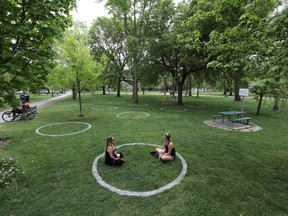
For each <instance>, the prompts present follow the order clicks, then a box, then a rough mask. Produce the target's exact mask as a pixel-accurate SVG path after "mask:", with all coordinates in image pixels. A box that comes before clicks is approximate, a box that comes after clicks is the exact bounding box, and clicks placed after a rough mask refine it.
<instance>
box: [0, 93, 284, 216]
mask: <svg viewBox="0 0 288 216" xmlns="http://www.w3.org/2000/svg"><path fill="white" fill-rule="evenodd" d="M139 100H140V103H139V104H133V103H132V96H131V95H130V94H127V95H126V94H125V93H124V94H123V95H122V96H121V97H120V98H118V97H116V95H115V94H110V95H100V94H84V95H83V104H82V105H83V113H84V117H78V115H79V105H78V103H77V101H75V100H73V99H71V98H70V97H69V98H67V99H65V100H62V101H59V102H57V103H53V104H51V105H49V106H45V107H43V108H40V109H39V114H38V115H37V116H36V118H35V119H34V120H32V121H18V122H12V123H5V124H0V130H1V136H5V137H8V138H9V143H8V144H6V145H5V146H4V147H3V148H2V149H1V150H0V156H1V157H2V156H3V157H4V156H13V157H16V158H17V159H18V160H19V165H20V166H21V167H22V168H23V170H24V171H25V178H24V180H23V181H21V182H18V183H15V184H14V185H12V186H11V187H9V188H6V189H1V190H0V203H1V204H0V206H1V208H0V215H240V214H242V215H286V214H287V212H288V208H287V204H286V200H287V199H288V192H287V181H288V173H287V170H286V169H287V164H288V161H287V160H288V159H287V158H288V147H287V144H286V143H287V135H286V134H287V128H288V124H287V122H288V121H287V114H288V112H287V107H284V109H283V110H281V111H280V112H277V113H274V112H272V107H273V100H268V99H267V100H265V102H264V104H263V107H262V110H261V115H260V116H256V114H255V113H256V107H257V102H256V101H255V100H254V99H253V98H247V99H246V100H245V111H246V115H247V116H250V117H251V118H252V123H255V124H257V125H259V126H261V127H262V130H261V131H258V132H236V131H234V132H233V131H225V130H222V129H219V128H214V127H210V126H207V125H205V124H203V121H205V120H212V115H214V114H216V113H217V112H219V111H226V110H239V109H240V108H241V102H235V101H233V97H224V96H220V95H219V96H218V95H217V97H215V96H214V95H213V96H211V97H210V96H209V95H205V96H203V97H200V98H196V97H194V96H193V97H184V101H185V105H184V106H180V107H179V106H177V105H175V101H174V100H171V99H170V98H169V99H167V96H164V95H163V94H159V93H158V94H152V93H148V92H147V94H145V95H139ZM115 107H117V108H115ZM163 109H164V110H165V111H163ZM184 109H185V111H182V110H184ZM180 110H181V112H180ZM129 112H130V115H127V116H126V114H127V113H129ZM120 113H123V115H124V116H125V117H124V118H119V117H117V115H118V114H120ZM141 113H148V114H149V116H145V117H142V118H135V116H133V115H136V114H141ZM132 114H133V115H132ZM131 116H132V117H134V118H131ZM64 122H83V123H88V124H90V125H91V128H90V129H89V130H85V131H83V132H80V133H76V134H73V133H75V132H77V131H82V130H84V129H85V128H87V125H85V124H69V123H67V124H58V123H64ZM51 124H53V125H51ZM47 125H48V126H47ZM43 126H46V127H43ZM40 127H42V128H41V129H40V132H41V133H44V134H55V135H61V134H69V133H72V134H71V135H65V136H54V137H53V136H43V135H40V134H37V133H36V130H37V129H38V128H40ZM167 131H169V132H170V133H171V135H172V140H173V142H174V143H175V147H176V151H177V152H178V153H179V154H180V155H181V156H182V157H183V158H184V159H185V161H186V163H187V165H188V169H187V173H186V175H185V177H184V179H183V180H182V181H181V182H180V183H179V184H178V185H177V186H175V187H173V188H171V189H170V190H167V191H164V192H163V193H159V194H156V195H153V196H150V197H129V196H121V195H118V194H116V193H114V192H111V191H109V190H108V189H107V188H104V187H102V186H101V185H100V184H98V183H97V181H96V179H95V178H94V176H93V174H92V165H93V162H94V160H95V158H96V157H98V156H99V155H101V154H102V153H103V152H104V149H105V138H106V137H107V136H115V137H116V145H117V146H120V145H123V144H131V143H144V144H155V145H162V144H163V140H162V135H163V133H164V132H167ZM154 148H155V146H149V145H133V146H132V145H131V146H129V145H127V146H125V145H124V146H123V147H121V148H119V149H118V151H121V152H123V154H124V156H125V159H126V162H125V163H124V165H123V166H122V167H109V166H106V165H105V164H104V159H103V158H100V159H99V161H98V164H97V168H98V172H99V175H100V176H101V177H102V179H103V180H104V181H105V182H106V183H107V184H109V185H111V186H113V187H116V188H118V189H121V190H128V191H139V192H141V191H150V190H155V189H157V188H160V187H163V186H165V185H166V184H168V183H170V182H171V181H173V180H175V178H177V176H178V175H179V174H180V172H181V170H182V163H181V161H180V159H179V158H177V159H176V160H175V161H174V162H171V163H162V162H160V161H159V160H157V159H156V158H154V157H153V156H151V155H149V152H150V151H152V150H154Z"/></svg>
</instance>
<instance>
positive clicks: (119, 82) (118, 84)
mask: <svg viewBox="0 0 288 216" xmlns="http://www.w3.org/2000/svg"><path fill="white" fill-rule="evenodd" d="M120 90H121V79H120V78H118V79H117V96H116V97H120Z"/></svg>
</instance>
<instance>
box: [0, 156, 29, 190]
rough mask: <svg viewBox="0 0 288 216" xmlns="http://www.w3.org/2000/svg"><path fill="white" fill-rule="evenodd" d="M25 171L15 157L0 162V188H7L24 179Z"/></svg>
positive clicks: (2, 159) (5, 158)
mask: <svg viewBox="0 0 288 216" xmlns="http://www.w3.org/2000/svg"><path fill="white" fill-rule="evenodd" d="M23 175H24V171H23V170H22V168H21V167H20V166H19V164H18V161H17V160H16V159H15V158H13V157H8V156H7V157H4V158H1V160H0V188H1V187H6V186H8V185H9V184H11V183H12V181H17V179H20V178H21V177H23Z"/></svg>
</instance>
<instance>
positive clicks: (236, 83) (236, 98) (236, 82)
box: [234, 76, 241, 101]
mask: <svg viewBox="0 0 288 216" xmlns="http://www.w3.org/2000/svg"><path fill="white" fill-rule="evenodd" d="M239 89H240V78H239V77H238V76H237V77H235V79H234V94H235V96H234V101H241V97H240V95H239Z"/></svg>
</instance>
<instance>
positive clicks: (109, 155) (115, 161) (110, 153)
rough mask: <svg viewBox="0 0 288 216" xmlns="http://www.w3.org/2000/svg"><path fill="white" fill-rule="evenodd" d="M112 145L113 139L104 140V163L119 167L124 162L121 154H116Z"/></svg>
mask: <svg viewBox="0 0 288 216" xmlns="http://www.w3.org/2000/svg"><path fill="white" fill-rule="evenodd" d="M114 143H115V138H114V137H107V138H106V149H105V163H106V164H107V165H110V166H120V165H122V164H123V162H124V161H125V160H124V157H123V154H122V153H121V152H119V153H117V152H116V147H115V144H114Z"/></svg>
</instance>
